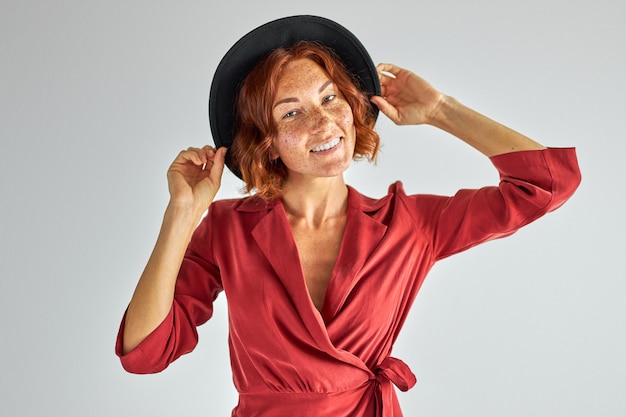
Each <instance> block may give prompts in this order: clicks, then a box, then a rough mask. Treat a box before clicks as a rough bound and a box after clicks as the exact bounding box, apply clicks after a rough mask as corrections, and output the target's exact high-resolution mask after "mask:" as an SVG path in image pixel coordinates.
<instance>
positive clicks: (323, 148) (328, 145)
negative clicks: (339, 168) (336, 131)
mask: <svg viewBox="0 0 626 417" xmlns="http://www.w3.org/2000/svg"><path fill="white" fill-rule="evenodd" d="M340 141H341V138H335V139H333V140H331V141H330V142H327V143H325V144H323V145H320V146H317V147H315V148H313V149H311V152H323V151H327V150H329V149H332V148H334V147H335V146H337V145H339V142H340Z"/></svg>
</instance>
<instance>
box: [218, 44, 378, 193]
mask: <svg viewBox="0 0 626 417" xmlns="http://www.w3.org/2000/svg"><path fill="white" fill-rule="evenodd" d="M302 58H307V59H310V60H312V61H314V62H315V63H317V64H318V65H320V66H321V67H322V68H323V69H324V70H325V71H326V73H327V74H328V76H329V77H330V79H331V80H332V81H333V82H334V83H335V85H336V86H337V88H338V89H339V91H341V93H342V94H343V96H344V97H345V99H346V101H347V102H348V104H349V105H350V107H351V108H352V113H353V118H354V127H355V130H356V145H355V149H354V159H361V158H366V159H368V160H369V161H374V160H375V159H376V155H377V154H378V148H379V143H380V138H379V136H378V134H377V133H376V132H375V131H374V123H375V122H376V118H375V116H374V114H373V113H372V111H371V107H370V106H371V104H370V101H369V99H368V97H367V95H366V94H365V93H364V92H363V91H361V90H360V89H359V88H358V87H357V85H358V84H357V83H356V82H355V80H354V79H353V78H351V76H350V75H349V73H348V71H347V70H346V69H345V67H344V65H343V63H342V62H341V60H340V59H339V58H338V57H337V56H336V55H335V54H334V53H333V52H332V51H330V50H329V49H327V48H325V47H324V46H321V45H319V44H316V43H313V42H298V43H296V44H294V45H293V46H290V47H288V48H279V49H276V50H274V51H272V52H271V53H270V54H269V55H268V56H267V57H265V58H264V59H263V60H262V61H261V62H259V63H258V64H257V65H256V67H254V69H253V70H252V71H251V72H250V73H249V74H248V76H247V77H246V79H245V80H244V82H243V84H242V86H241V88H240V90H239V94H238V97H237V104H236V115H235V126H237V131H236V133H235V139H234V141H233V144H232V146H231V149H230V151H231V155H229V157H230V158H231V162H232V165H233V168H234V169H236V170H239V171H240V172H241V176H242V178H243V180H244V182H245V187H244V191H245V192H246V193H250V192H252V191H253V190H256V194H257V195H258V196H259V197H261V198H263V199H265V200H270V199H273V198H277V197H280V196H281V194H282V187H283V185H284V183H285V181H286V180H287V175H288V171H287V167H286V166H285V165H284V164H283V162H282V161H281V160H280V159H277V160H272V159H271V158H270V149H271V146H272V141H273V138H274V137H275V135H276V133H277V132H276V124H275V122H274V120H273V118H272V103H273V101H274V97H275V94H276V87H277V84H278V80H279V77H280V74H281V72H282V70H283V68H284V67H285V66H286V65H287V64H288V63H290V62H292V61H294V60H297V59H302Z"/></svg>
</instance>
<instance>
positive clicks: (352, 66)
mask: <svg viewBox="0 0 626 417" xmlns="http://www.w3.org/2000/svg"><path fill="white" fill-rule="evenodd" d="M299 41H314V42H317V43H319V44H322V45H324V46H326V47H327V48H330V49H332V50H333V51H334V52H335V54H336V55H337V56H338V57H339V58H340V59H341V60H342V62H343V64H344V65H345V67H346V68H347V70H348V71H350V72H351V73H352V74H353V75H354V76H355V79H356V80H358V82H359V84H360V85H359V87H360V88H361V89H362V90H363V91H364V92H365V93H366V94H367V95H368V96H372V95H380V82H379V80H378V74H377V71H376V65H374V62H373V61H372V59H371V57H370V55H369V53H368V52H367V50H366V49H365V47H364V46H363V44H362V43H361V42H360V41H359V40H358V39H357V37H356V36H355V35H354V34H352V33H351V32H350V31H349V30H347V29H346V28H344V27H343V26H341V25H339V24H338V23H336V22H334V21H332V20H329V19H326V18H323V17H318V16H310V15H300V16H291V17H285V18H281V19H277V20H274V21H271V22H269V23H266V24H264V25H262V26H259V27H258V28H256V29H254V30H252V31H251V32H249V33H248V34H246V35H245V36H244V37H242V38H241V39H239V40H238V41H237V43H235V44H234V45H233V46H232V47H231V48H230V49H229V50H228V52H227V53H226V55H224V57H223V58H222V60H221V61H220V63H219V65H218V66H217V69H216V71H215V75H214V76H213V81H212V83H211V91H210V94H209V122H210V126H211V134H212V135H213V140H214V142H215V145H216V147H218V148H219V147H222V146H225V147H230V145H231V144H232V143H233V139H234V134H235V131H234V130H235V129H234V126H233V125H234V117H235V100H236V97H237V92H238V90H239V87H240V86H241V84H242V82H243V80H244V79H245V78H246V76H247V75H248V74H249V73H250V71H252V69H253V68H254V66H255V65H256V64H257V63H258V62H259V61H261V60H262V59H263V58H264V57H265V56H266V55H268V54H269V53H270V52H272V51H273V50H275V49H277V48H281V47H288V46H290V45H293V44H294V43H296V42H299ZM370 107H371V111H372V114H373V115H374V118H376V117H377V116H378V108H377V107H376V106H374V105H373V104H371V103H370ZM226 165H227V166H228V168H229V169H230V170H231V171H233V173H234V174H235V175H237V176H238V177H240V178H241V173H240V172H238V171H237V170H236V169H233V163H232V161H231V160H230V158H227V160H226Z"/></svg>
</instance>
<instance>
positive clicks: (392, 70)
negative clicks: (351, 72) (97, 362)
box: [376, 63, 401, 79]
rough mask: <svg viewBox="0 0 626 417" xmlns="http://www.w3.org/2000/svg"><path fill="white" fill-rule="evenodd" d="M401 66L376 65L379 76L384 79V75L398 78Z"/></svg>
mask: <svg viewBox="0 0 626 417" xmlns="http://www.w3.org/2000/svg"><path fill="white" fill-rule="evenodd" d="M400 69H401V68H400V67H397V66H395V65H393V64H384V63H381V64H378V65H377V66H376V71H377V72H378V76H379V77H380V78H381V79H383V78H384V77H389V78H396V74H397V73H398V71H399V70H400Z"/></svg>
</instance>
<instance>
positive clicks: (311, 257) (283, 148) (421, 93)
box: [123, 60, 544, 353]
mask: <svg viewBox="0 0 626 417" xmlns="http://www.w3.org/2000/svg"><path fill="white" fill-rule="evenodd" d="M377 69H378V71H379V75H380V80H381V89H382V94H381V95H382V97H378V96H375V97H372V98H371V101H372V102H373V103H374V104H375V105H376V106H378V108H379V109H380V110H381V112H382V113H384V114H385V115H386V116H387V117H389V118H390V119H391V120H392V121H393V122H394V123H396V124H398V125H419V124H429V125H432V126H435V127H437V128H440V129H442V130H444V131H446V132H448V133H450V134H452V135H453V136H456V137H457V138H459V139H461V140H462V141H464V142H466V143H467V144H469V145H470V146H472V147H474V148H475V149H477V150H478V151H480V152H481V153H483V154H484V155H486V156H488V157H491V156H494V155H498V154H503V153H507V152H513V151H521V150H534V149H543V148H544V147H543V146H542V145H541V144H539V143H537V142H535V141H533V140H532V139H530V138H527V137H526V136H524V135H521V134H520V133H517V132H515V131H514V130H512V129H509V128H508V127H506V126H503V125H502V124H500V123H497V122H495V121H493V120H491V119H489V118H487V117H486V116H483V115H481V114H480V113H477V112H475V111H474V110H472V109H470V108H468V107H466V106H464V105H463V104H461V103H459V102H458V101H457V100H455V99H453V98H452V97H450V96H447V95H445V94H443V93H441V92H439V91H438V90H436V89H435V88H434V87H433V86H431V85H430V84H429V83H428V82H426V81H425V80H423V79H422V78H421V77H419V76H417V75H416V74H414V73H412V72H410V71H408V70H406V69H403V68H400V67H397V66H395V65H392V64H380V65H378V67H377ZM303 74H307V75H306V76H303ZM329 81H330V80H329V78H328V76H327V75H326V73H325V72H324V71H323V70H322V69H321V68H320V67H318V66H317V65H316V64H314V63H313V62H312V61H309V60H298V61H293V62H292V63H290V64H289V65H288V66H287V68H285V71H283V73H282V75H281V79H280V80H279V87H278V89H277V94H276V98H275V102H274V104H275V107H274V111H273V117H274V120H275V122H276V123H277V126H278V136H277V137H276V138H275V139H274V146H273V149H272V157H280V158H281V160H282V161H283V162H284V163H285V165H286V166H287V168H288V170H289V176H288V178H287V181H286V184H285V186H284V189H283V194H282V197H281V199H282V202H283V205H284V207H285V211H286V213H287V218H288V220H289V224H290V226H291V230H292V234H293V238H294V241H295V242H296V245H297V247H298V251H299V255H300V263H301V266H302V271H303V275H304V279H305V283H306V286H307V289H308V290H309V294H310V295H311V301H312V304H313V306H314V307H315V308H316V309H318V310H320V311H321V309H322V308H323V305H324V298H325V294H326V288H327V286H328V281H329V279H330V275H331V272H332V269H333V267H334V265H335V261H336V259H337V256H338V253H339V248H340V245H341V241H342V238H343V232H344V229H345V225H346V217H347V202H348V201H347V200H348V190H347V187H346V184H345V182H344V178H343V173H344V171H345V170H346V169H347V168H348V166H349V165H350V161H351V160H352V156H353V152H354V136H353V135H354V126H353V125H352V117H351V115H347V114H346V112H345V107H344V104H345V101H344V99H343V96H342V95H341V92H340V91H337V89H336V88H335V87H334V84H332V82H331V83H329ZM285 116H286V117H285ZM337 139H339V141H338V142H337ZM322 145H326V147H331V148H330V149H327V150H323V151H322V152H314V150H318V151H319V150H321V149H325V148H320V146H322ZM225 151H226V150H225V148H220V149H218V150H215V149H214V148H212V147H209V146H205V147H203V148H189V149H187V150H185V151H182V152H181V153H180V154H179V155H178V156H177V157H176V159H175V160H174V162H173V163H172V165H171V166H170V168H169V170H168V175H167V177H168V188H169V192H170V202H169V204H168V206H167V209H166V210H165V214H164V217H163V223H162V226H161V230H160V233H159V236H158V238H157V242H156V244H155V247H154V250H153V252H152V255H151V256H150V259H149V260H148V263H147V265H146V267H145V269H144V272H143V273H142V275H141V278H140V279H139V282H138V284H137V287H136V289H135V292H134V294H133V296H132V299H131V301H130V304H129V307H128V311H127V314H126V322H125V328H124V335H123V352H124V353H127V352H129V351H131V350H132V349H133V348H135V347H136V346H137V345H138V344H139V343H140V342H141V341H142V340H143V339H144V338H145V337H146V336H147V335H148V334H150V333H151V332H152V331H153V330H154V329H155V328H156V327H157V326H158V325H159V324H160V323H161V322H162V321H163V319H164V318H165V317H166V316H167V314H168V312H169V311H170V308H171V306H172V302H173V299H174V287H175V284H176V278H177V275H178V270H179V268H180V265H181V264H182V261H183V256H184V253H185V250H186V248H187V245H188V243H189V240H190V238H191V235H192V233H193V230H194V229H195V227H196V226H197V224H198V222H199V220H200V219H201V217H202V215H203V213H204V211H205V210H206V208H207V207H208V206H209V205H210V204H211V202H212V201H213V199H214V198H215V195H216V193H217V191H218V189H219V186H220V182H221V176H222V172H223V170H224V155H225Z"/></svg>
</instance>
